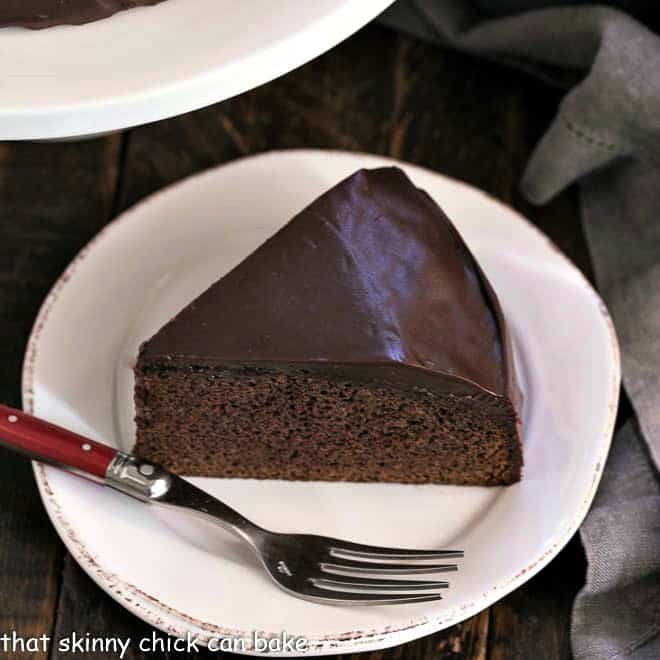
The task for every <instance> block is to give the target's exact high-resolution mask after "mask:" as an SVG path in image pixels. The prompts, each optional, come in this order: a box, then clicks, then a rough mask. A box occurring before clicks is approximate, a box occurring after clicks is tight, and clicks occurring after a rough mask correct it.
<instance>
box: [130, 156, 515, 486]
mask: <svg viewBox="0 0 660 660" xmlns="http://www.w3.org/2000/svg"><path fill="white" fill-rule="evenodd" d="M135 375H136V388H135V405H136V422H137V445H136V448H135V451H136V452H137V453H138V454H140V455H142V456H144V457H146V458H148V459H151V460H153V461H156V462H158V463H161V464H162V465H164V466H165V467H167V468H170V469H172V470H174V471H176V472H178V473H181V474H185V475H191V476H193V475H201V476H213V477H247V478H259V479H297V480H348V481H380V482H400V483H418V484H421V483H448V484H473V485H501V484H511V483H513V482H516V481H518V480H519V479H520V477H521V468H522V462H523V460H522V447H521V441H520V424H519V418H518V411H519V405H520V398H519V391H518V387H517V384H516V377H515V372H514V364H513V360H512V354H511V346H510V341H509V336H508V332H507V327H506V323H505V320H504V317H503V315H502V311H501V309H500V305H499V303H498V300H497V297H496V295H495V293H494V291H493V289H492V288H491V286H490V284H489V283H488V281H487V279H486V277H485V275H484V273H483V272H482V270H481V268H480V267H479V265H478V264H477V262H476V261H475V259H474V257H473V256H472V254H471V253H470V251H469V249H468V248H467V246H466V245H465V243H464V242H463V240H462V239H461V237H460V235H459V233H458V231H457V230H456V228H455V227H454V226H453V224H452V223H451V222H450V220H449V219H448V218H447V216H446V215H445V214H444V213H443V211H442V210H441V209H440V207H439V206H438V205H437V204H436V203H435V202H434V201H433V200H432V199H431V197H429V196H428V195H427V194H426V193H425V192H424V191H421V190H419V189H417V188H416V187H415V186H414V185H413V184H412V183H411V181H410V180H409V179H408V178H407V176H406V175H405V174H404V173H403V172H402V171H401V170H400V169H397V168H380V169H374V170H361V171H358V172H356V173H355V174H353V175H352V176H350V177H349V178H347V179H346V180H344V181H342V182H340V183H339V184H338V185H336V186H335V187H334V188H332V189H331V190H329V191H328V192H326V193H325V194H323V195H322V196H321V197H319V198H318V199H317V200H316V201H314V202H313V203H312V204H310V205H309V206H308V207H307V208H305V209H304V210H303V211H301V212H300V213H299V214H298V215H297V216H296V217H294V218H293V219H292V220H291V221H290V222H289V223H288V224H286V225H285V226H284V227H283V228H282V229H280V230H279V231H278V232H277V233H276V234H275V235H274V236H272V237H271V238H269V239H268V240H267V241H266V242H265V243H263V245H261V246H260V247H259V248H258V249H257V250H255V252H253V253H252V254H251V255H249V256H248V257H247V258H246V259H245V260H244V261H243V262H242V263H241V264H239V265H238V266H237V267H236V268H234V269H233V270H232V271H231V272H229V273H228V274H227V275H225V276H224V277H222V278H221V279H220V280H219V281H217V282H216V283H215V284H213V285H212V286H211V287H210V288H209V289H208V290H207V291H206V292H204V293H203V294H202V295H201V296H199V297H198V298H197V299H196V300H194V301H193V302H192V303H190V304H189V305H188V306H187V307H186V308H185V309H183V310H182V311H181V312H180V313H179V314H178V315H177V316H176V317H175V318H174V319H172V320H171V321H170V322H169V323H167V324H166V325H165V326H164V327H163V328H162V329H161V330H160V331H159V332H157V333H156V334H155V335H154V336H153V337H152V338H151V339H149V340H148V341H146V342H145V343H144V344H143V345H142V347H141V349H140V353H139V358H138V361H137V365H136V369H135Z"/></svg>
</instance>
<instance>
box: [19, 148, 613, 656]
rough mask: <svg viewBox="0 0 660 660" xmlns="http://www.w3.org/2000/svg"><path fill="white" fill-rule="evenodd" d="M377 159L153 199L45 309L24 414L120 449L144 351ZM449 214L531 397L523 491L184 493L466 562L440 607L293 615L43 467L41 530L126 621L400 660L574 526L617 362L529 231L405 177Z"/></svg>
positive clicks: (229, 168)
mask: <svg viewBox="0 0 660 660" xmlns="http://www.w3.org/2000/svg"><path fill="white" fill-rule="evenodd" d="M392 162H393V161H390V160H386V159H384V158H379V157H374V156H368V155H362V154H349V153H341V152H324V151H292V152H274V153H269V154H264V155H261V156H256V157H252V158H247V159H243V160H239V161H236V162H234V163H231V164H229V165H225V166H223V167H220V168H218V169H215V170H212V171H210V172H207V173H205V174H202V175H200V176H196V177H194V178H192V179H189V180H187V181H184V182H183V183H180V184H177V185H175V186H172V187H171V188H168V189H167V190H165V191H163V192H161V193H159V194H157V195H154V196H153V197H151V198H149V199H148V200H146V201H145V202H143V203H141V204H140V205H138V206H137V207H135V208H134V209H132V210H130V211H128V212H127V213H125V214H124V215H123V216H121V217H120V218H119V219H117V220H116V221H115V222H113V223H112V224H111V225H109V226H108V227H107V229H105V231H103V232H102V233H101V234H100V235H99V236H98V237H97V238H96V239H95V240H94V241H93V242H92V243H91V244H90V245H89V246H88V247H87V248H85V249H84V250H83V252H82V253H81V254H80V255H79V257H78V258H77V259H76V260H75V261H74V262H73V264H72V265H71V266H70V267H69V269H68V270H67V271H66V273H65V274H64V275H63V276H62V278H61V279H60V280H59V282H58V283H57V284H56V285H55V287H54V289H53V290H52V292H51V293H50V295H49V296H48V298H47V300H46V302H45V303H44V306H43V308H42V310H41V312H40V314H39V317H38V319H37V321H36V324H35V328H34V331H33V334H32V338H31V340H30V343H29V347H28V352H27V356H26V360H25V372H24V383H23V396H24V405H25V408H26V409H27V410H29V411H31V412H34V414H36V415H38V416H40V417H44V418H46V419H49V420H51V421H53V422H56V423H59V424H61V425H64V426H66V427H69V428H71V429H73V430H75V431H77V432H79V433H83V434H87V435H89V436H91V437H93V438H97V439H100V440H102V441H104V442H106V443H110V444H113V445H115V446H118V447H121V448H124V449H129V448H130V447H131V444H132V439H133V426H132V421H131V420H132V415H133V408H132V403H131V396H132V372H131V365H132V363H133V360H134V358H135V355H136V350H137V346H138V345H139V343H140V341H141V340H143V339H145V338H147V337H148V336H150V335H151V333H152V332H154V331H155V330H157V329H158V328H159V327H160V326H161V325H162V324H163V323H164V322H165V321H166V320H167V319H168V318H170V317H171V316H172V315H173V314H174V313H176V312H177V311H178V310H179V309H180V308H182V307H183V306H184V305H185V304H186V303H188V302H189V301H190V300H191V299H192V298H194V297H195V296H196V295H197V294H198V293H200V292H201V291H202V290H204V289H205V288H206V287H207V286H208V285H209V284H210V283H211V282H212V281H214V280H215V279H217V278H218V277H219V276H221V275H223V274H224V273H226V272H227V271H228V270H229V269H230V268H231V267H233V266H234V265H235V264H237V263H238V262H239V261H241V260H242V259H243V258H244V257H245V256H246V255H247V254H248V253H250V252H251V251H252V250H253V249H254V248H255V247H257V246H258V245H259V244H260V243H261V242H262V241H263V240H264V239H265V238H266V237H267V236H269V235H270V234H272V233H273V232H274V231H275V230H276V229H278V228H279V227H280V226H281V225H282V224H283V223H284V222H286V221H287V220H288V219H289V218H290V217H291V216H292V215H293V214H294V213H296V212H297V211H298V210H300V209H301V208H302V207H303V206H305V205H306V204H307V203H308V202H310V201H311V200H312V199H313V198H314V197H316V196H317V195H319V194H320V193H322V192H323V191H325V190H326V189H327V188H329V187H330V186H331V185H333V184H334V183H336V182H337V181H339V180H340V179H341V178H343V177H344V176H347V175H348V174H350V173H352V172H353V171H354V170H356V169H357V168H360V167H365V166H366V167H374V166H378V165H383V164H391V163H392ZM398 164H399V165H400V166H401V167H403V168H404V169H405V170H406V171H407V172H408V174H409V175H410V177H411V178H412V180H413V181H414V182H415V183H416V184H418V185H419V186H421V187H423V188H425V189H426V190H427V191H428V192H429V193H430V194H431V195H432V196H433V197H434V198H435V199H436V200H437V201H438V202H440V203H441V204H442V205H443V207H444V208H445V209H446V211H447V212H448V213H449V215H450V217H452V218H453V219H454V221H455V223H456V224H457V226H458V228H459V229H460V231H461V232H462V234H463V236H464V237H465V239H466V240H467V242H468V243H469V245H470V246H471V247H472V248H473V250H474V251H475V253H476V255H477V257H478V259H479V260H480V262H481V264H482V265H483V267H484V270H485V271H486V273H487V275H488V277H489V278H490V280H491V282H492V283H493V285H494V286H495V289H496V290H497V291H498V293H499V295H500V299H501V301H502V305H503V308H504V312H505V314H506V316H507V318H508V320H509V324H510V326H511V329H512V333H513V337H514V341H515V356H516V360H517V364H518V371H519V374H520V376H521V381H522V386H523V389H524V392H525V397H526V399H525V406H524V411H523V428H524V450H525V476H524V479H523V481H522V482H521V483H519V484H517V485H514V486H511V487H508V488H490V489H487V488H469V487H456V486H411V485H392V484H342V483H287V482H278V481H266V482H260V481H251V480H221V479H208V480H203V479H199V480H195V481H196V483H198V484H200V485H201V486H202V487H203V488H205V489H207V490H208V491H210V492H212V493H213V494H215V495H217V496H220V497H222V498H223V499H225V500H226V501H227V502H228V503H229V504H231V505H232V506H235V507H236V508H238V509H239V510H240V511H242V512H244V513H245V514H247V515H248V516H250V517H252V518H253V519H254V520H255V521H256V522H258V523H259V524H261V525H264V526H267V527H272V528H274V529H279V530H282V531H308V532H318V533H321V534H326V535H331V536H340V537H345V538H348V539H353V540H355V541H359V542H363V543H373V544H383V545H390V546H391V545H404V546H410V547H428V548H434V547H436V548H437V547H440V548H442V547H459V548H463V549H465V559H464V560H463V561H462V562H461V563H462V567H461V570H460V571H459V572H458V573H457V574H455V575H452V580H451V589H450V590H449V591H448V592H447V595H446V598H445V599H443V600H442V601H440V602H437V603H431V604H423V605H404V606H401V605H400V606H389V607H372V608H368V607H357V608H355V607H353V608H352V607H344V608H341V607H334V606H327V605H318V604H313V603H309V602H306V601H303V600H298V599H296V598H292V597H291V596H288V595H287V594H285V593H284V592H282V591H280V590H278V589H277V587H275V586H274V585H273V584H272V583H271V582H270V580H269V579H268V578H267V577H266V575H265V574H264V573H263V572H262V571H261V570H260V569H259V568H258V567H257V565H256V563H255V561H253V560H252V558H251V557H250V556H247V555H246V552H245V550H244V549H243V548H242V547H241V546H240V545H237V543H236V542H235V541H234V540H233V539H230V538H228V537H226V536H224V535H223V533H222V532H219V531H217V530H214V529H213V528H212V527H209V528H204V529H201V528H194V529H192V528H190V523H188V524H187V525H186V524H184V521H183V519H178V520H174V519H165V518H163V517H162V515H159V514H158V513H157V509H156V508H155V507H147V506H145V505H143V504H140V503H138V502H136V501H133V500H130V499H129V498H127V497H125V496H122V495H120V494H118V493H115V492H111V491H109V490H105V489H103V488H101V487H99V486H96V485H94V484H91V483H88V482H85V481H84V480H81V479H79V478H76V477H73V476H70V475H68V474H65V473H63V472H61V471H58V470H56V469H54V468H49V467H43V466H40V465H37V467H36V475H37V481H38V483H39V488H40V491H41V495H42V497H43V500H44V503H45V506H46V508H47V509H48V512H49V514H50V516H51V519H52V521H53V524H54V525H55V527H56V529H57V531H58V532H59V533H60V535H61V536H62V539H63V540H64V542H65V543H66V545H67V547H68V548H69V550H70V551H71V553H72V554H73V556H74V557H75V558H76V559H77V560H78V562H80V564H81V566H82V567H83V568H84V569H85V570H86V571H87V572H88V573H89V574H90V575H91V576H92V578H94V580H96V582H97V583H98V584H99V585H100V586H101V587H102V588H103V589H105V590H106V591H107V592H108V593H109V594H110V595H111V596H113V597H114V598H115V599H116V600H118V601H119V602H120V603H121V604H122V605H124V606H125V607H126V608H127V609H129V610H130V611H132V612H134V613H135V614H137V616H139V617H141V618H143V619H144V620H145V621H148V622H149V623H151V624H153V625H154V626H156V627H158V628H161V629H163V630H166V631H167V632H170V633H173V634H175V635H185V634H186V632H191V633H193V634H195V635H199V636H200V638H201V639H208V638H209V637H215V636H216V635H218V634H223V635H231V636H235V637H249V636H250V635H251V633H252V631H255V630H257V631H262V633H264V634H266V633H270V634H274V635H277V634H278V633H280V631H286V632H288V633H289V634H291V635H298V636H304V637H305V638H306V639H308V640H309V645H310V647H311V650H312V652H313V653H315V654H326V653H336V652H340V651H341V652H349V651H350V652H352V651H365V650H368V649H375V648H379V647H386V646H391V645H394V644H400V643H402V642H405V641H407V640H410V639H413V638H417V637H421V636H423V635H426V634H429V633H431V632H433V631H436V630H438V629H440V628H443V627H446V626H449V625H451V624H453V623H456V622H458V621H461V620H462V619H465V618H467V617H469V616H471V615H473V614H475V613H476V612H478V611H479V610H482V609H483V608H485V607H487V606H488V605H490V604H491V603H493V602H494V601H496V600H498V599H499V598H502V596H504V595H505V594H507V593H508V592H510V591H512V590H513V589H515V588H516V587H519V586H520V585H521V584H523V583H524V582H525V581H526V580H528V579H529V578H530V577H531V576H533V575H534V574H535V573H536V572H537V571H539V570H540V569H541V568H542V567H543V566H545V565H546V564H547V563H548V562H549V561H550V560H551V559H552V558H553V557H554V556H555V555H556V554H557V553H558V552H559V550H560V549H561V548H562V547H563V545H564V544H565V543H566V542H567V541H568V540H569V538H570V537H571V536H572V535H573V533H574V532H575V530H576V529H577V527H578V525H579V524H580V522H581V521H582V519H583V517H584V515H585V513H586V511H587V509H588V507H589V504H590V502H591V499H592V497H593V495H594V492H595V489H596V486H597V485H598V481H599V478H600V475H601V471H602V468H603V463H604V461H605V458H606V455H607V451H608V447H609V443H610V437H611V433H612V427H613V422H614V417H615V413H616V407H617V397H618V388H619V357H618V350H617V344H616V339H615V335H614V332H613V329H612V324H611V322H610V320H609V317H608V315H607V312H606V310H605V308H604V306H603V303H602V302H601V301H600V299H599V298H598V296H597V295H596V294H595V293H594V291H593V290H592V289H591V287H590V286H589V284H588V283H587V282H586V280H585V279H584V278H583V277H582V275H581V274H580V273H579V272H578V271H577V270H576V269H575V268H574V267H573V266H572V265H571V264H570V263H569V262H568V261H567V260H566V258H565V257H563V256H562V255H561V254H560V253H559V252H558V251H557V249H556V248H555V247H554V246H553V245H552V244H551V243H550V242H549V241H548V240H547V239H546V238H545V237H544V236H543V235H542V234H541V233H540V232H539V231H537V230H536V229H534V228H533V227H532V226H531V225H530V224H529V223H528V222H527V221H526V220H525V219H524V218H522V217H521V216H519V215H518V214H517V213H515V212H514V211H512V210H511V209H510V208H507V207H506V206H503V205H502V204H500V203H498V202H496V201H495V200H493V199H491V198H489V197H487V196H486V195H484V194H483V193H481V192H480V191H478V190H475V189H473V188H471V187H469V186H467V185H465V184H462V183H459V182H457V181H453V180H451V179H448V178H446V177H443V176H441V175H439V174H436V173H433V172H430V171H428V170H423V169H420V168H418V167H414V166H411V165H406V164H404V163H398Z"/></svg>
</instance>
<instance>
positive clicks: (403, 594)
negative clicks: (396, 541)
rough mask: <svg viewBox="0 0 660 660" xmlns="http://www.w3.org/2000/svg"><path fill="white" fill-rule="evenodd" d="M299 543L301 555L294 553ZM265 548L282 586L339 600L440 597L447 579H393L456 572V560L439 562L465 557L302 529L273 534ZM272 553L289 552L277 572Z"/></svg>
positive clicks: (313, 597)
mask: <svg viewBox="0 0 660 660" xmlns="http://www.w3.org/2000/svg"><path fill="white" fill-rule="evenodd" d="M283 541H284V542H283ZM294 547H295V548H296V549H297V550H298V551H299V553H300V554H297V555H296V556H293V555H292V553H291V551H292V550H293V548H294ZM262 549H263V550H265V553H264V554H263V555H262V561H263V562H264V565H265V566H266V568H267V570H268V571H269V573H270V574H271V577H273V579H274V580H275V581H276V582H278V584H279V585H280V586H282V587H283V588H285V589H287V590H288V591H295V592H296V593H297V595H299V596H302V597H303V598H307V599H310V600H317V601H322V602H331V603H335V604H340V605H360V604H362V605H367V604H368V605H389V604H403V603H421V602H427V601H433V600H440V599H441V598H442V591H443V590H446V589H447V588H448V587H449V583H448V582H446V581H444V580H442V581H440V580H434V579H432V577H429V578H428V579H414V580H411V579H393V578H396V577H405V576H412V575H414V576H421V575H428V576H433V575H437V574H438V573H447V572H452V571H456V570H458V566H457V565H456V564H453V563H444V562H443V563H439V562H442V560H446V559H458V558H461V557H462V556H463V552H462V551H457V550H441V551H436V550H403V549H400V548H381V547H377V546H365V545H359V544H356V543H351V542H348V541H340V540H338V539H333V538H326V537H322V536H312V535H301V534H295V535H291V536H287V535H274V536H269V537H267V539H266V540H265V543H264V544H263V545H262ZM273 552H274V553H275V554H276V555H277V556H282V557H283V556H286V555H288V557H289V558H288V559H286V560H280V561H279V565H277V564H276V573H275V574H274V573H273V571H272V569H271V567H269V563H270V562H269V561H268V559H267V558H268V557H270V556H271V553H273Z"/></svg>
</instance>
